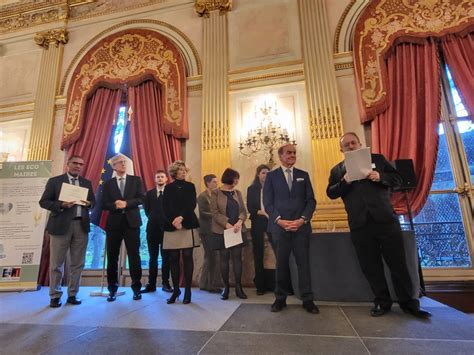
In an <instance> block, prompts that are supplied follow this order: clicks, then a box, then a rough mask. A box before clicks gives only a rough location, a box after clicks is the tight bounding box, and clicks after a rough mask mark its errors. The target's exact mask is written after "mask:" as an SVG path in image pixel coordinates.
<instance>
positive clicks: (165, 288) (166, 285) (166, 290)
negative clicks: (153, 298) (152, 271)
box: [161, 284, 173, 293]
mask: <svg viewBox="0 0 474 355" xmlns="http://www.w3.org/2000/svg"><path fill="white" fill-rule="evenodd" d="M161 290H162V291H163V292H168V293H171V292H173V289H172V288H171V286H170V285H169V284H163V286H162V287H161Z"/></svg>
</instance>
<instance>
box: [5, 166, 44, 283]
mask: <svg viewBox="0 0 474 355" xmlns="http://www.w3.org/2000/svg"><path fill="white" fill-rule="evenodd" d="M50 176H51V161H20V162H4V163H0V192H1V199H0V291H14V290H32V289H36V288H37V280H38V272H39V264H40V260H41V247H42V244H43V235H44V229H45V223H46V215H47V211H46V210H44V209H42V208H41V207H40V205H39V204H38V201H39V200H40V198H41V195H42V194H43V191H44V187H45V186H46V182H47V181H48V179H49V177H50Z"/></svg>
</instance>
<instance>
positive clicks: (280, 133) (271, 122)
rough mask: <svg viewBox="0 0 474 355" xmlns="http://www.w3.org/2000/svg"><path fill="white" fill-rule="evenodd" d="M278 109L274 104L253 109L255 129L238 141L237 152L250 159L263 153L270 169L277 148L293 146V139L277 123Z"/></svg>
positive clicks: (273, 162)
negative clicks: (256, 154)
mask: <svg viewBox="0 0 474 355" xmlns="http://www.w3.org/2000/svg"><path fill="white" fill-rule="evenodd" d="M277 118H278V109H277V104H276V102H275V104H274V106H273V107H272V106H271V105H267V102H266V101H264V102H263V105H262V106H261V107H260V108H259V110H258V111H257V108H255V111H254V119H255V122H259V123H258V126H257V127H256V128H253V129H250V130H249V131H248V134H247V137H246V138H242V137H241V139H240V142H239V151H240V153H241V154H242V155H244V156H246V157H250V156H252V155H253V154H255V153H257V152H264V154H265V155H266V156H267V159H268V166H269V167H270V169H272V168H273V167H274V166H275V161H274V160H273V154H274V152H275V151H276V150H278V148H280V147H281V146H282V145H285V144H294V145H296V141H295V140H294V138H290V136H289V134H288V130H287V129H286V128H282V126H281V124H280V123H278V120H277Z"/></svg>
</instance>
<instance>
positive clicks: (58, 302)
mask: <svg viewBox="0 0 474 355" xmlns="http://www.w3.org/2000/svg"><path fill="white" fill-rule="evenodd" d="M61 305H62V303H61V298H51V301H49V306H50V307H51V308H59V307H61Z"/></svg>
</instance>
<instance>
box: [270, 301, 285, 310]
mask: <svg viewBox="0 0 474 355" xmlns="http://www.w3.org/2000/svg"><path fill="white" fill-rule="evenodd" d="M285 307H286V301H280V300H275V302H273V304H272V308H271V311H272V312H281V311H282V310H283V308H285Z"/></svg>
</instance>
